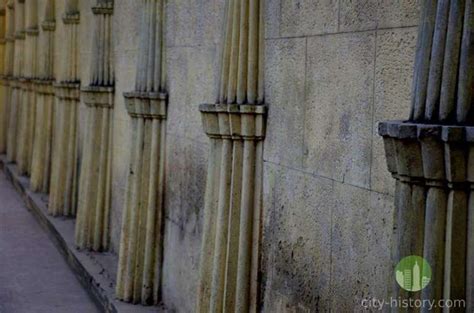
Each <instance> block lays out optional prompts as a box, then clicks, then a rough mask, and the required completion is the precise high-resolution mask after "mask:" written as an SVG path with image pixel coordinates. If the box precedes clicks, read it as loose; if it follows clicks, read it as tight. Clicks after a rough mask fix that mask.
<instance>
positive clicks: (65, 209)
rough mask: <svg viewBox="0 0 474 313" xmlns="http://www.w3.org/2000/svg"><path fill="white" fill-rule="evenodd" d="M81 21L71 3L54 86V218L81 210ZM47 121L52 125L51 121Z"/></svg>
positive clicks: (70, 0) (71, 0) (51, 197)
mask: <svg viewBox="0 0 474 313" xmlns="http://www.w3.org/2000/svg"><path fill="white" fill-rule="evenodd" d="M79 21H80V15H79V10H78V7H77V2H76V1H75V0H68V1H67V2H66V12H65V15H64V17H63V26H64V29H63V31H64V33H65V37H64V38H65V42H64V49H63V51H62V54H61V61H62V63H61V70H60V74H59V75H60V76H59V77H58V82H57V83H54V85H53V86H54V92H55V98H56V100H55V104H54V108H53V112H54V115H53V121H51V123H52V125H53V141H52V156H51V178H50V179H51V184H50V194H49V206H48V210H49V213H50V214H52V215H53V216H61V215H62V216H74V215H75V214H76V210H77V190H78V180H79V179H78V176H79V175H78V170H79V168H78V167H79V166H78V164H79V157H78V144H79V136H78V118H79V116H78V110H79V105H80V80H79V59H78V50H79V49H78V27H79ZM50 49H52V47H50ZM49 58H50V60H51V58H52V55H49ZM47 64H48V63H46V64H45V65H47ZM51 66H52V64H50V68H49V69H48V70H52V68H51ZM44 101H51V98H50V97H45V98H44ZM46 106H47V105H46ZM46 122H47V123H48V121H46Z"/></svg>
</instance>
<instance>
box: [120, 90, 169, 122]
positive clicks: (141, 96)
mask: <svg viewBox="0 0 474 313" xmlns="http://www.w3.org/2000/svg"><path fill="white" fill-rule="evenodd" d="M123 96H124V97H125V105H126V106H127V112H128V114H129V115H130V116H131V117H133V118H143V119H144V118H151V119H166V103H167V97H168V95H167V94H165V93H145V92H126V93H124V94H123Z"/></svg>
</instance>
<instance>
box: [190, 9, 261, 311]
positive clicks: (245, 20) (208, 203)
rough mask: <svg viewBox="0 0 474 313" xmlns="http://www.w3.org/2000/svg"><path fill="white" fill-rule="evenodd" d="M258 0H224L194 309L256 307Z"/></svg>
mask: <svg viewBox="0 0 474 313" xmlns="http://www.w3.org/2000/svg"><path fill="white" fill-rule="evenodd" d="M262 6H263V1H257V0H255V1H249V0H229V2H228V12H227V15H226V28H225V39H224V40H225V41H224V48H223V51H222V69H221V77H220V86H219V87H220V88H219V90H220V92H219V99H218V103H217V104H210V105H209V104H208V105H201V106H200V110H201V113H202V119H203V125H204V130H205V132H206V134H207V135H208V136H209V138H210V151H209V167H208V174H207V175H208V176H207V187H206V198H205V208H204V210H205V212H204V214H205V220H204V235H203V241H202V242H203V245H202V250H201V265H200V285H199V293H198V303H197V311H198V312H256V310H257V308H256V302H257V280H258V279H257V275H258V264H259V248H260V229H261V207H262V163H263V157H262V150H263V139H264V136H265V120H266V117H265V116H266V115H265V113H266V112H265V108H266V107H265V106H264V105H263V100H264V99H263V65H264V64H263V42H264V40H263V39H264V37H263V9H262Z"/></svg>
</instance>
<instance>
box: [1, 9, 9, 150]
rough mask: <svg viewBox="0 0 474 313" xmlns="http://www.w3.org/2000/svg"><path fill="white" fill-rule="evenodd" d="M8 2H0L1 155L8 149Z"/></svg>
mask: <svg viewBox="0 0 474 313" xmlns="http://www.w3.org/2000/svg"><path fill="white" fill-rule="evenodd" d="M6 10H7V9H6V1H4V0H2V1H1V2H0V154H3V153H5V152H6V149H7V137H6V136H7V131H8V118H7V117H8V104H7V98H6V96H7V92H8V79H7V76H6V74H7V73H6V71H5V58H6V22H7V21H6Z"/></svg>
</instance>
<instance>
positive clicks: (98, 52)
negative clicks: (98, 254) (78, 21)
mask: <svg viewBox="0 0 474 313" xmlns="http://www.w3.org/2000/svg"><path fill="white" fill-rule="evenodd" d="M92 12H93V13H94V30H93V31H94V33H93V36H94V37H93V42H92V43H93V51H92V52H93V53H92V60H91V64H90V66H91V78H90V84H89V86H88V87H84V88H82V90H81V91H82V98H83V100H84V102H85V104H86V106H87V121H86V132H85V138H84V150H83V153H82V167H81V174H80V183H79V199H80V201H79V203H78V214H77V221H76V244H77V246H78V247H79V248H81V249H83V248H86V249H92V250H95V251H104V250H107V249H108V246H109V210H110V192H111V191H110V189H111V160H112V157H111V151H112V123H113V120H112V113H113V105H114V101H113V98H114V87H113V86H114V82H115V77H114V68H113V47H112V33H113V32H112V14H113V1H106V0H99V1H98V2H97V5H96V6H95V7H93V8H92Z"/></svg>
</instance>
